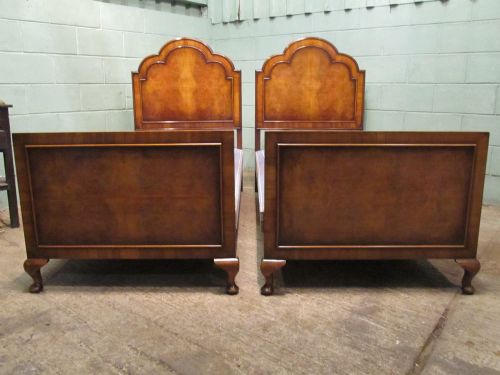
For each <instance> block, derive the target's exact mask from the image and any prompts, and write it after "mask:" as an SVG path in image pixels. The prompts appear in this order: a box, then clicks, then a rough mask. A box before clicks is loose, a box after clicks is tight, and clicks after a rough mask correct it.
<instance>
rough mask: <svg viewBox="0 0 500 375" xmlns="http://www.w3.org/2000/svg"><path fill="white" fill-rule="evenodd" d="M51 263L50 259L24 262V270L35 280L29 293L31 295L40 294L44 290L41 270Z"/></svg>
mask: <svg viewBox="0 0 500 375" xmlns="http://www.w3.org/2000/svg"><path fill="white" fill-rule="evenodd" d="M48 262H49V260H48V259H26V261H25V262H24V270H25V271H26V273H27V274H28V275H30V276H31V278H32V279H33V284H31V286H30V288H29V291H30V293H40V292H41V291H42V290H43V280H42V273H41V272H40V268H42V267H43V266H45V265H46V264H47V263H48Z"/></svg>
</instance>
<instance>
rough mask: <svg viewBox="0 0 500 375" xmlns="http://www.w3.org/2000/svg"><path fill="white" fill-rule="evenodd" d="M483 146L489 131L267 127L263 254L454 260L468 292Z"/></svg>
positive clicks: (475, 242) (483, 164) (483, 166)
mask: <svg viewBox="0 0 500 375" xmlns="http://www.w3.org/2000/svg"><path fill="white" fill-rule="evenodd" d="M487 151H488V134H487V133H472V132H460V133H451V132H336V131H300V132H299V131H270V132H268V133H267V134H266V150H265V152H266V160H265V163H266V165H265V168H266V175H265V207H266V210H265V213H264V261H266V260H268V259H284V260H321V259H339V260H341V259H366V260H370V259H421V258H424V259H431V258H450V259H456V260H457V263H459V264H460V265H461V266H462V267H463V268H464V270H465V274H464V279H463V286H462V290H463V291H464V293H465V294H472V293H473V292H474V289H473V288H472V286H471V281H472V278H473V277H474V275H475V274H476V273H477V272H478V271H479V267H480V266H479V262H478V261H477V260H476V252H477V246H478V236H479V224H480V218H481V205H482V196H483V188H484V176H485V170H486V157H487ZM312 197H314V198H312ZM263 264H264V263H263ZM268 289H269V288H268Z"/></svg>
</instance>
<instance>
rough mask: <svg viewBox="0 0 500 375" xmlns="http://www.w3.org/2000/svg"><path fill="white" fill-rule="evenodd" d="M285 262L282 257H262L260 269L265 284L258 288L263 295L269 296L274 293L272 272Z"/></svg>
mask: <svg viewBox="0 0 500 375" xmlns="http://www.w3.org/2000/svg"><path fill="white" fill-rule="evenodd" d="M285 264H286V260H283V259H262V262H261V264H260V271H261V272H262V274H263V275H264V278H265V280H266V281H265V284H264V285H263V286H262V288H261V289H260V293H261V294H262V295H264V296H270V295H272V294H273V293H274V286H273V282H274V277H273V274H274V273H275V272H276V271H278V270H279V269H280V268H282V267H283V266H284V265H285Z"/></svg>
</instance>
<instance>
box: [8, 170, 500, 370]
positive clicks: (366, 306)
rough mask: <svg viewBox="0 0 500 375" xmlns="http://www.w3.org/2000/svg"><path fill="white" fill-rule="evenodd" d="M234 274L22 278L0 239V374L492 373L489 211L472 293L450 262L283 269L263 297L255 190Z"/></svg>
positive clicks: (64, 271) (59, 269)
mask: <svg viewBox="0 0 500 375" xmlns="http://www.w3.org/2000/svg"><path fill="white" fill-rule="evenodd" d="M241 213H242V214H241V218H240V226H239V239H238V255H239V257H240V260H241V270H240V273H239V275H238V277H237V282H238V284H239V286H240V294H239V295H238V296H235V297H230V296H227V295H225V294H224V280H225V278H224V273H223V272H222V271H220V270H216V269H214V268H213V267H212V264H211V262H206V261H158V262H151V261H147V262H143V261H61V260H52V261H51V262H50V263H49V265H47V266H46V267H45V268H44V269H43V271H42V273H43V275H44V278H45V286H46V288H45V292H43V293H42V294H40V295H32V294H29V293H27V288H28V286H29V284H30V282H31V279H30V278H29V277H28V276H27V275H26V274H25V273H24V272H23V269H22V263H23V261H24V258H25V249H24V240H23V234H22V231H21V230H20V229H15V230H12V229H10V228H7V227H5V226H3V227H2V228H1V229H0V232H1V233H0V249H1V250H0V251H1V255H2V256H1V257H0V269H1V271H2V272H1V273H0V301H1V302H0V373H1V374H38V373H43V374H52V373H54V374H125V373H127V374H128V373H130V374H308V375H309V374H334V373H335V374H365V373H366V374H500V298H499V296H500V267H499V262H500V207H488V206H486V207H484V209H483V217H482V222H481V236H480V247H479V259H480V260H481V262H482V265H483V268H482V270H481V271H480V273H479V274H478V276H477V277H476V278H475V280H474V285H475V287H476V290H477V292H476V295H474V296H463V295H462V294H460V292H459V288H458V285H459V282H460V278H461V275H462V271H461V269H460V268H459V267H458V265H456V264H455V263H454V262H453V261H451V260H441V261H431V262H426V261H419V262H413V261H395V262H327V263H318V262H316V263H313V262H311V263H308V262H302V263H298V262H297V263H289V264H288V265H287V266H286V267H285V268H284V269H283V271H282V273H281V274H280V275H279V277H278V280H277V287H278V288H277V293H276V295H274V296H273V297H262V296H260V294H259V285H260V284H262V277H261V275H260V274H259V272H258V261H259V260H260V258H261V254H262V233H261V232H260V229H259V227H258V226H257V224H256V215H255V196H254V193H253V185H252V181H251V179H247V181H246V184H245V191H244V194H243V200H242V207H241Z"/></svg>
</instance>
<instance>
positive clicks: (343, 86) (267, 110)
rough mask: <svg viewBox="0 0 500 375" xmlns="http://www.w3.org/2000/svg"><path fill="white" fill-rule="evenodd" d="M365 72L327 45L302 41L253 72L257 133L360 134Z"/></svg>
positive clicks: (325, 43) (306, 39)
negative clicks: (321, 130)
mask: <svg viewBox="0 0 500 375" xmlns="http://www.w3.org/2000/svg"><path fill="white" fill-rule="evenodd" d="M364 85H365V72H364V71H361V70H360V69H359V67H358V64H357V63H356V61H355V60H354V59H353V58H352V57H350V56H348V55H345V54H341V53H339V52H338V51H337V49H336V48H335V47H334V46H333V45H332V44H331V43H329V42H327V41H326V40H323V39H319V38H305V39H301V40H298V41H296V42H294V43H291V44H290V45H289V46H288V47H287V48H286V49H285V51H284V52H283V54H281V55H276V56H272V57H270V58H269V59H267V60H266V61H265V63H264V65H263V67H262V70H261V71H257V72H256V126H257V128H261V129H265V128H270V129H272V128H274V129H277V128H279V129H290V128H299V129H307V128H324V129H326V128H330V129H362V127H363V104H364Z"/></svg>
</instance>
